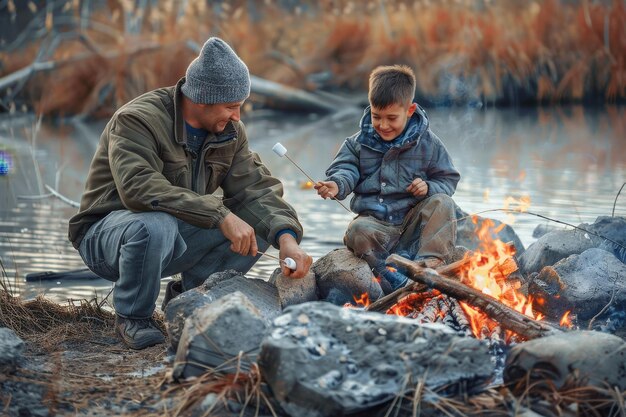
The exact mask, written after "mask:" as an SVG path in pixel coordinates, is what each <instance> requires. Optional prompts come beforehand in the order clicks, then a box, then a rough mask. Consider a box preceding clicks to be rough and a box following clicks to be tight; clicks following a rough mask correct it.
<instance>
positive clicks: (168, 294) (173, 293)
mask: <svg viewBox="0 0 626 417" xmlns="http://www.w3.org/2000/svg"><path fill="white" fill-rule="evenodd" d="M182 293H183V283H182V281H177V280H172V281H170V282H168V283H167V286H166V287H165V295H164V296H163V302H162V303H161V311H165V307H167V303H169V302H170V301H172V298H174V297H177V296H179V295H180V294H182Z"/></svg>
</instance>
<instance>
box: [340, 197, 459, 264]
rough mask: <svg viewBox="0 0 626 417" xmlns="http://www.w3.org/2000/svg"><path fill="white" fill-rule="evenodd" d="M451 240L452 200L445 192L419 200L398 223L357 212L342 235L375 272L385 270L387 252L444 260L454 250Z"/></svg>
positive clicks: (453, 235) (453, 232)
mask: <svg viewBox="0 0 626 417" xmlns="http://www.w3.org/2000/svg"><path fill="white" fill-rule="evenodd" d="M455 241H456V221H455V215H454V201H453V200H452V199H451V198H450V197H448V196H447V195H445V194H435V195H433V196H431V197H428V198H426V199H425V200H422V201H421V202H419V203H418V204H417V205H416V206H415V207H413V208H412V209H411V210H410V211H409V212H408V213H407V215H406V217H405V219H404V222H403V223H402V225H400V226H394V225H392V224H389V223H386V222H383V221H380V220H378V219H376V218H374V217H372V216H358V217H356V218H355V219H354V220H352V222H351V223H350V225H348V230H347V231H346V234H345V236H344V238H343V242H344V244H345V245H346V246H347V247H348V249H350V250H351V251H352V252H353V253H354V254H355V255H356V256H358V257H360V258H363V259H364V260H365V261H367V263H368V264H369V266H370V268H372V270H373V272H374V274H375V275H376V276H380V274H381V273H383V272H384V271H385V259H387V257H388V256H389V255H390V254H391V253H400V254H403V255H406V256H408V257H410V258H428V257H436V258H439V259H442V260H445V259H447V258H448V257H449V255H450V253H452V251H453V250H454V243H455Z"/></svg>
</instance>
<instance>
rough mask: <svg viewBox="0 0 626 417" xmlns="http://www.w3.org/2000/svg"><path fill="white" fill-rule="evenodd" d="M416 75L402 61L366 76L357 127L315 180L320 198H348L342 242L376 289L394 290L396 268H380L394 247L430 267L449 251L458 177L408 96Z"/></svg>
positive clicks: (398, 279)
mask: <svg viewBox="0 0 626 417" xmlns="http://www.w3.org/2000/svg"><path fill="white" fill-rule="evenodd" d="M414 96H415V74H414V73H413V71H412V70H411V69H410V68H409V67H407V66H400V65H394V66H381V67H378V68H376V69H374V70H373V71H372V73H371V75H370V78H369V94H368V98H369V102H370V106H369V107H367V108H366V109H365V112H364V114H363V117H362V119H361V122H360V127H361V130H360V131H359V132H357V133H356V134H354V135H353V136H351V137H349V138H348V139H346V141H345V142H344V144H343V145H342V147H341V149H339V152H338V153H337V155H336V156H335V159H334V160H333V162H332V164H331V165H330V167H329V168H328V170H327V171H326V177H327V179H326V181H320V182H318V183H317V184H316V186H315V189H316V190H317V193H318V194H319V195H320V196H321V197H322V198H324V199H326V198H336V199H338V200H343V199H344V198H346V197H347V196H348V194H350V193H351V192H353V193H354V197H353V198H352V201H351V203H350V207H351V209H352V211H354V212H355V213H356V214H357V217H356V218H355V219H354V220H353V221H352V222H351V223H350V225H349V226H348V230H347V231H346V234H345V236H344V244H345V245H346V246H347V247H348V249H350V250H351V251H352V252H353V253H354V254H355V255H356V256H358V257H361V258H363V259H365V260H366V261H367V263H368V264H369V266H370V267H371V268H372V271H373V272H374V274H375V275H376V276H377V277H380V278H381V286H382V288H383V291H384V292H385V293H386V294H388V293H389V292H391V291H393V290H395V289H397V288H400V287H401V286H403V285H405V284H406V282H407V277H406V276H404V275H403V274H401V273H399V272H396V271H392V270H389V269H387V268H386V266H385V259H386V258H387V257H388V256H389V254H390V253H394V252H395V253H398V254H401V255H402V256H405V257H407V258H409V259H414V260H415V261H417V262H418V263H419V264H421V265H422V266H426V267H430V268H435V267H437V266H439V265H441V264H443V263H444V261H445V259H446V258H447V257H448V256H449V254H450V253H451V251H452V250H453V249H454V242H455V240H456V225H455V223H454V218H455V217H454V202H453V201H452V199H451V198H450V196H451V195H452V194H453V193H454V190H455V189H456V185H457V183H458V182H459V179H460V175H459V173H458V171H457V170H456V169H455V168H454V166H453V164H452V160H451V159H450V155H449V154H448V151H447V150H446V148H445V147H444V145H443V143H442V142H441V140H440V139H439V138H438V137H437V136H436V135H435V134H434V133H433V132H431V130H430V129H429V123H428V118H427V117H426V113H425V112H424V110H423V109H422V108H421V107H420V106H418V105H417V103H414V102H413V98H414Z"/></svg>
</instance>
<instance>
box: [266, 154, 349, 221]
mask: <svg viewBox="0 0 626 417" xmlns="http://www.w3.org/2000/svg"><path fill="white" fill-rule="evenodd" d="M272 150H273V151H274V153H275V154H276V155H278V156H280V157H281V158H282V157H283V156H284V157H285V158H287V159H288V160H289V162H291V163H292V164H294V165H295V166H296V168H298V169H299V170H300V172H302V173H303V174H304V175H305V176H306V177H307V178H308V179H309V180H310V181H311V182H312V183H313V184H317V183H318V182H319V181H315V180H314V179H313V178H311V176H310V175H309V174H307V173H306V172H304V170H303V169H302V168H300V166H299V165H298V164H296V162H295V161H294V160H293V159H291V158H290V157H289V155H287V148H285V147H284V146H283V145H281V143H280V142H276V145H274V146H273V147H272ZM331 198H332V199H333V200H335V201H336V202H337V203H339V205H340V206H341V207H343V208H344V209H346V211H347V212H349V213H351V211H350V209H349V208H348V207H346V206H344V205H343V203H342V202H341V201H339V200H337V199H336V198H335V197H331Z"/></svg>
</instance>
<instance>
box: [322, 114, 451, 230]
mask: <svg viewBox="0 0 626 417" xmlns="http://www.w3.org/2000/svg"><path fill="white" fill-rule="evenodd" d="M411 119H413V120H411ZM411 119H410V120H409V121H408V123H407V127H406V128H405V131H404V132H403V134H402V135H400V138H398V139H395V140H394V141H392V142H384V141H383V140H382V139H381V138H380V137H379V136H378V134H377V133H376V132H375V131H374V129H373V128H372V122H371V114H370V108H369V107H367V108H366V109H365V112H364V114H363V117H362V119H361V122H360V128H361V130H360V131H359V132H357V133H355V134H354V135H352V136H350V137H349V138H347V139H346V140H345V142H344V143H343V145H342V146H341V149H339V152H338V153H337V155H336V156H335V159H334V160H333V162H332V164H331V165H330V167H329V168H328V169H327V170H326V176H327V181H334V182H336V183H337V186H338V187H339V193H338V194H337V196H336V198H337V199H339V200H343V199H345V198H346V197H347V196H348V194H350V193H351V192H354V197H352V201H351V202H350V208H351V209H352V211H353V212H355V213H357V214H370V215H373V216H375V217H376V218H377V219H379V220H383V221H386V222H388V223H392V224H396V225H397V224H401V223H402V220H403V219H404V216H405V215H406V214H407V212H408V211H409V210H410V209H411V208H413V207H414V206H415V205H416V204H417V203H418V202H420V201H422V200H424V199H425V198H426V197H430V196H432V195H433V194H438V193H442V194H446V195H449V196H452V194H454V190H455V189H456V185H457V183H458V182H459V179H460V178H461V176H460V175H459V172H458V171H457V170H456V169H455V168H454V165H453V164H452V160H451V158H450V155H449V154H448V151H447V150H446V148H445V146H444V145H443V143H442V142H441V140H440V139H439V138H438V137H437V136H436V135H435V134H434V133H433V132H431V130H430V129H429V123H428V118H427V117H426V112H425V111H424V109H422V108H421V107H419V106H418V107H417V110H416V111H415V113H413V116H411ZM417 177H420V178H422V179H423V180H425V181H426V182H427V183H428V194H427V196H421V197H414V196H413V195H412V194H410V193H408V192H407V191H406V188H407V187H408V186H409V184H410V183H411V182H412V181H413V180H414V179H415V178H417Z"/></svg>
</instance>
